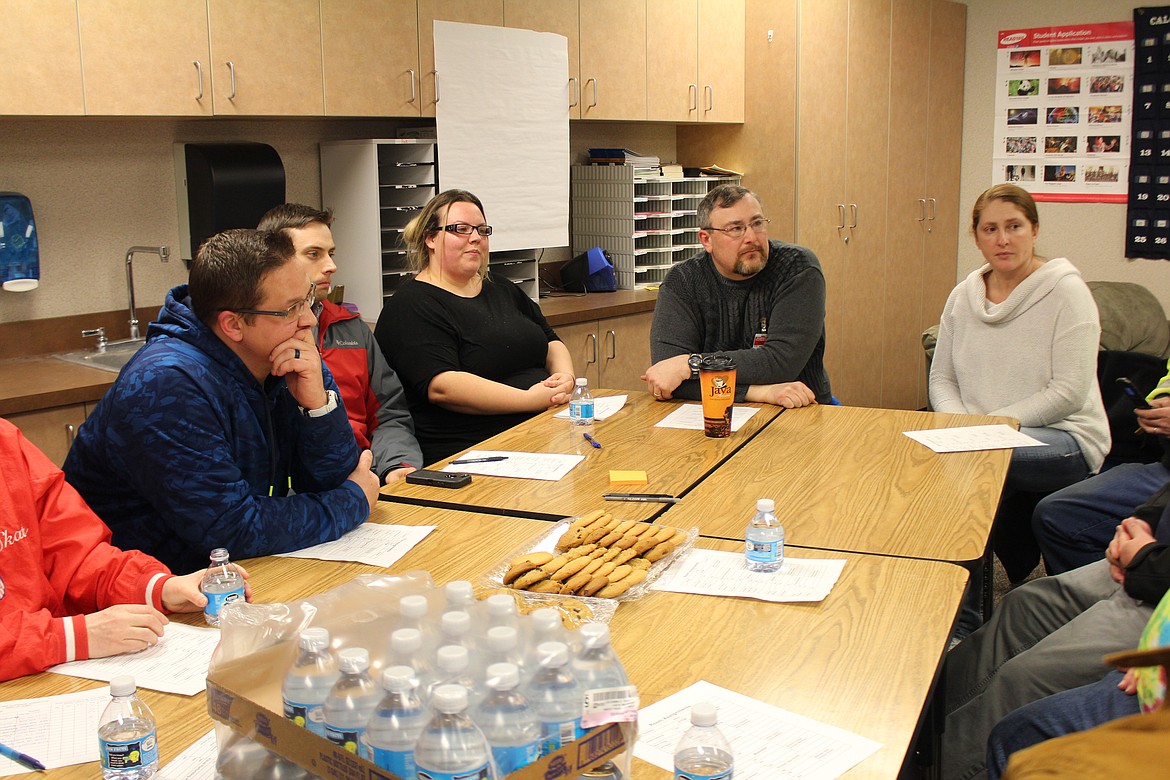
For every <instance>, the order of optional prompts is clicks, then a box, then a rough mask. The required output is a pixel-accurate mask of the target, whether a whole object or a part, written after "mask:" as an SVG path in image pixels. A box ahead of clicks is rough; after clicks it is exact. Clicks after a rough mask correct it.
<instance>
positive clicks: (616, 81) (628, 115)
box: [580, 0, 646, 119]
mask: <svg viewBox="0 0 1170 780" xmlns="http://www.w3.org/2000/svg"><path fill="white" fill-rule="evenodd" d="M580 2H581V12H580V20H581V80H582V81H581V118H582V119H645V118H646V0H580Z"/></svg>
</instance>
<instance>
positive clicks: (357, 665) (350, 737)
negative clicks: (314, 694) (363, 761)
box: [325, 647, 382, 758]
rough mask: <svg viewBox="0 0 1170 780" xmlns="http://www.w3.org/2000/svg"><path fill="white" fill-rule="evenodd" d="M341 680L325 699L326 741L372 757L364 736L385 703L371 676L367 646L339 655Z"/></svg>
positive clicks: (352, 648)
mask: <svg viewBox="0 0 1170 780" xmlns="http://www.w3.org/2000/svg"><path fill="white" fill-rule="evenodd" d="M337 665H338V666H339V667H340V668H341V677H339V678H338V680H337V682H336V683H334V684H333V690H331V691H329V698H327V699H326V700H325V738H326V739H328V740H329V741H330V742H332V743H333V744H335V745H340V746H341V747H343V748H345V749H346V750H348V751H349V752H350V753H356V754H357V755H359V756H361V757H362V758H369V755H368V754H366V752H365V745H364V739H363V738H364V736H365V732H366V724H367V723H369V721H370V716H371V715H373V714H374V710H375V709H376V708H377V706H378V702H379V701H381V700H382V691H381V690H380V689H379V688H378V686H377V685H376V684H375V683H374V680H373V678H371V677H370V674H369V668H370V654H369V653H368V652H367V651H366V649H365V648H364V647H347V648H346V649H344V650H342V651H341V652H339V653H338V654H337Z"/></svg>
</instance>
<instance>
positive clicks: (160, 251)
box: [126, 246, 171, 341]
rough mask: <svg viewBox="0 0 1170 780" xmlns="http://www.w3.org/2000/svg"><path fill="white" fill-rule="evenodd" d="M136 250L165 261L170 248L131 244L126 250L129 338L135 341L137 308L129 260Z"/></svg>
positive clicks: (131, 265) (131, 267) (136, 336)
mask: <svg viewBox="0 0 1170 780" xmlns="http://www.w3.org/2000/svg"><path fill="white" fill-rule="evenodd" d="M138 252H149V253H151V254H155V255H158V256H159V257H160V258H161V259H162V261H163V262H164V263H165V262H167V261H168V260H169V259H170V257H171V248H170V247H167V246H132V247H130V248H129V249H127V250H126V293H127V295H128V296H129V298H130V340H131V341H135V340H137V339H139V338H141V336H139V335H138V309H136V308H135V307H134V266H133V264H132V263H131V262H130V261H131V260H132V259H133V258H134V255H135V254H136V253H138Z"/></svg>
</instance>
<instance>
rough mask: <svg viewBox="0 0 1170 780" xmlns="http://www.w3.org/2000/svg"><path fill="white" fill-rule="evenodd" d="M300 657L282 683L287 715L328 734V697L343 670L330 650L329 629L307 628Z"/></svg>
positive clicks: (321, 734) (301, 644)
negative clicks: (340, 670) (326, 731)
mask: <svg viewBox="0 0 1170 780" xmlns="http://www.w3.org/2000/svg"><path fill="white" fill-rule="evenodd" d="M299 647H300V651H299V652H298V654H297V660H296V661H294V662H293V665H292V666H291V667H290V668H289V670H288V674H286V675H285V677H284V684H283V685H282V686H281V689H280V695H281V699H282V700H283V701H284V717H286V718H288V719H289V720H291V721H293V722H294V723H296V724H297V725H298V726H303V727H304V728H307V729H308V730H309V731H311V732H313V733H314V734H317V735H318V736H322V737H323V736H325V700H326V699H328V698H329V691H331V690H333V684H334V683H336V682H337V678H338V677H340V676H341V673H340V672H339V671H337V659H336V658H334V657H333V653H331V652H329V632H328V631H327V630H326V629H324V628H306V629H305V630H304V631H302V632H301V636H300V640H299Z"/></svg>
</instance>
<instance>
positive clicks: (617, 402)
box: [553, 395, 626, 421]
mask: <svg viewBox="0 0 1170 780" xmlns="http://www.w3.org/2000/svg"><path fill="white" fill-rule="evenodd" d="M625 405H626V396H624V395H607V396H604V397H602V398H594V399H593V419H594V420H598V421H601V420H604V419H605V418H606V417H609V416H611V415H614V414H617V413H618V412H620V411H621V409H622V407H623V406H625ZM553 417H556V418H557V419H559V420H567V419H569V410H568V409H567V408H565V409H562V410H561V411H559V412H557V413H556V414H554V415H553Z"/></svg>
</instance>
